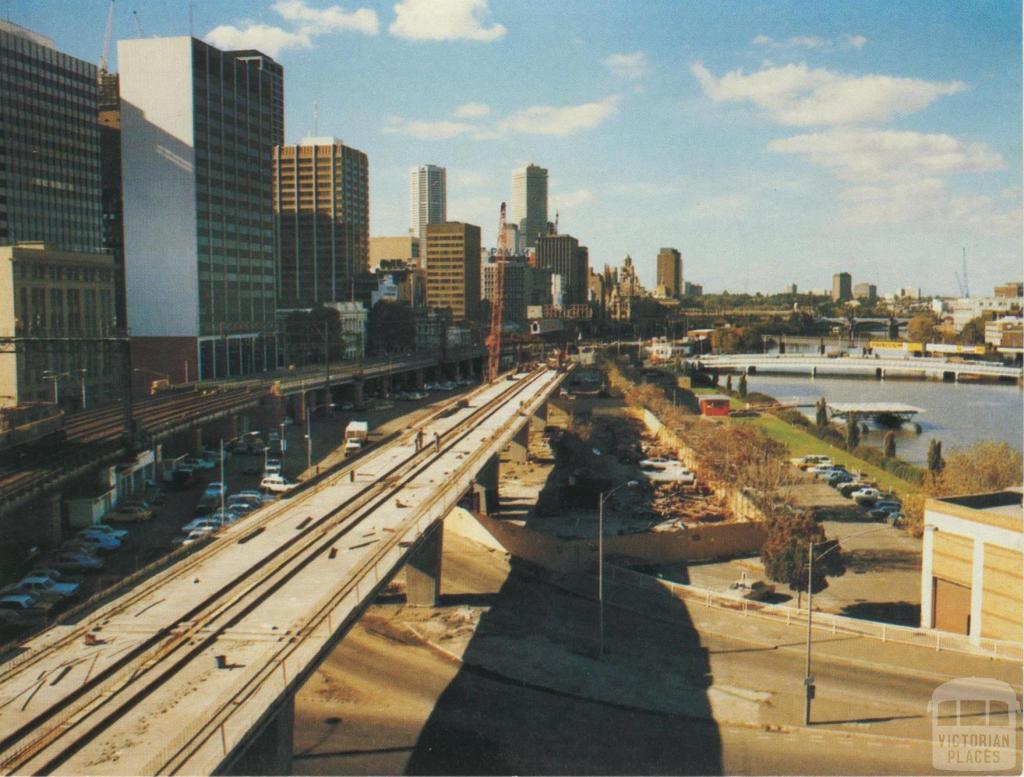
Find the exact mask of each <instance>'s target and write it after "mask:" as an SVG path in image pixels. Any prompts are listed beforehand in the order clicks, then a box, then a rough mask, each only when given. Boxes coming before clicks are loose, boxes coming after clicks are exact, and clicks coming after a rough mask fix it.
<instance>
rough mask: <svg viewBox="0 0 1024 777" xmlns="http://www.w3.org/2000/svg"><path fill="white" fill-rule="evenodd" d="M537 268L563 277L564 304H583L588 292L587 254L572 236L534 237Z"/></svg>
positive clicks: (588, 270)
mask: <svg viewBox="0 0 1024 777" xmlns="http://www.w3.org/2000/svg"><path fill="white" fill-rule="evenodd" d="M537 267H539V268H540V269H542V270H550V271H551V273H553V274H555V275H561V276H562V302H563V304H565V305H582V304H584V303H586V301H587V296H588V293H589V289H590V261H589V252H588V251H587V247H586V246H581V245H580V243H579V241H578V240H577V239H576V238H574V237H573V236H572V235H546V236H541V237H539V238H537Z"/></svg>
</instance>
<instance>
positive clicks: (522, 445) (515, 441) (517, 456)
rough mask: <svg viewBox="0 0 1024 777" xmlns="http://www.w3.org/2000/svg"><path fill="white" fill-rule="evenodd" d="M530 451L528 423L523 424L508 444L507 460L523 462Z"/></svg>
mask: <svg viewBox="0 0 1024 777" xmlns="http://www.w3.org/2000/svg"><path fill="white" fill-rule="evenodd" d="M529 453H530V424H528V423H527V424H523V428H522V429H520V430H519V431H518V432H517V433H516V436H515V437H513V438H512V440H511V442H509V444H508V460H509V461H513V462H515V463H517V464H525V463H526V461H527V459H528V458H529Z"/></svg>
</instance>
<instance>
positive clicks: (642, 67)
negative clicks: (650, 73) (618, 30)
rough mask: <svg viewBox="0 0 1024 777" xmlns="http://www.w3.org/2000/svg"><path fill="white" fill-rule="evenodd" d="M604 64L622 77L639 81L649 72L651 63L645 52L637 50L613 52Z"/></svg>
mask: <svg viewBox="0 0 1024 777" xmlns="http://www.w3.org/2000/svg"><path fill="white" fill-rule="evenodd" d="M604 66H605V67H606V68H608V69H609V70H610V71H612V73H614V74H615V75H617V76H619V77H620V78H628V79H630V80H631V81H637V80H639V79H641V78H643V77H644V75H645V74H646V73H647V68H648V66H649V63H648V61H647V55H646V54H645V53H644V52H642V51H635V52H633V53H632V54H612V55H611V56H610V57H607V58H606V59H605V61H604Z"/></svg>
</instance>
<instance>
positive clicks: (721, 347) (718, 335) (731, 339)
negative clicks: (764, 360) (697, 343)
mask: <svg viewBox="0 0 1024 777" xmlns="http://www.w3.org/2000/svg"><path fill="white" fill-rule="evenodd" d="M711 350H712V351H714V352H715V353H736V352H737V351H739V350H740V337H739V335H738V334H737V333H736V330H735V329H732V328H731V327H718V328H716V329H715V330H714V331H713V332H712V333H711Z"/></svg>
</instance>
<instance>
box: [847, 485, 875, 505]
mask: <svg viewBox="0 0 1024 777" xmlns="http://www.w3.org/2000/svg"><path fill="white" fill-rule="evenodd" d="M850 496H851V497H852V498H853V501H854V502H856V503H857V504H859V505H873V504H874V503H875V502H877V501H878V498H879V497H880V496H882V492H881V491H879V490H878V489H877V488H870V487H868V488H862V489H860V490H859V491H854V492H853V493H852V494H850Z"/></svg>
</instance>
